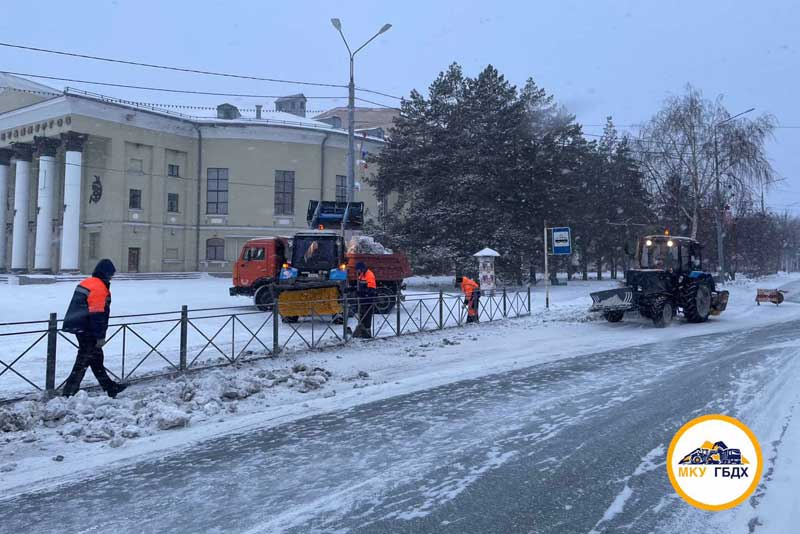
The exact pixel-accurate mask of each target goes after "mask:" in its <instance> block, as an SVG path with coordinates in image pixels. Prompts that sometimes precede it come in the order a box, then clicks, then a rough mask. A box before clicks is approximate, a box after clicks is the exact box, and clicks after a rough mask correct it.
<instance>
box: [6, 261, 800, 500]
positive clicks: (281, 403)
mask: <svg viewBox="0 0 800 534" xmlns="http://www.w3.org/2000/svg"><path fill="white" fill-rule="evenodd" d="M794 279H796V277H787V276H784V277H772V278H770V279H767V280H762V281H759V282H758V283H755V282H751V281H741V282H737V283H735V284H731V286H730V287H729V289H730V290H731V302H730V305H729V308H728V311H727V312H726V313H725V314H723V315H722V316H720V317H716V318H713V319H712V320H711V321H709V322H708V323H705V324H702V325H686V324H675V325H673V326H672V327H670V328H667V329H663V330H659V329H655V328H653V327H652V326H651V325H650V324H649V321H644V320H641V319H635V318H633V319H630V320H629V319H626V321H624V322H622V323H619V324H608V323H606V322H604V321H602V320H599V319H598V318H597V317H593V316H590V315H589V314H588V313H587V311H586V310H587V308H588V306H589V303H590V299H589V297H588V293H589V292H590V291H594V290H598V289H602V288H606V287H611V286H613V285H614V284H615V282H611V281H603V282H596V281H595V282H572V283H570V284H569V285H567V286H558V287H554V288H552V304H551V309H550V310H545V309H544V305H543V298H542V288H541V287H537V288H535V289H534V296H533V314H532V316H531V317H527V318H522V319H515V320H508V321H502V322H497V323H494V324H485V323H484V324H481V325H477V326H470V327H465V328H454V329H446V330H443V331H440V332H431V333H425V334H421V335H411V336H403V337H400V338H395V337H392V338H387V339H380V340H374V341H369V342H362V341H356V342H354V343H352V344H351V345H348V346H347V347H336V348H329V349H327V350H323V351H305V352H303V351H295V352H291V353H287V354H284V355H282V356H280V357H278V358H275V359H264V360H257V361H251V362H245V363H242V364H241V365H237V366H235V367H221V368H217V369H213V370H207V371H200V372H197V373H192V374H189V375H186V376H180V377H178V378H175V379H158V380H153V381H148V382H144V383H141V384H135V385H133V386H131V387H130V388H129V389H128V390H127V391H126V392H124V393H123V394H122V395H121V396H120V397H119V398H118V399H117V400H111V399H108V398H107V397H104V396H102V395H99V394H97V393H90V394H85V393H82V394H80V395H79V396H77V397H75V398H72V399H69V400H63V399H53V400H51V401H50V402H48V403H46V404H43V403H40V402H36V401H28V402H22V403H17V404H15V405H12V406H6V407H3V408H0V431H2V432H3V434H1V435H0V440H2V442H3V443H2V448H3V453H4V454H3V457H2V460H0V492H3V493H6V492H10V491H15V490H14V489H13V488H17V491H18V490H20V489H21V488H22V487H23V486H26V487H30V485H31V484H38V483H45V481H49V480H50V479H53V478H57V477H60V476H66V475H75V474H77V473H84V474H87V475H88V474H91V473H92V472H94V470H96V469H97V468H98V467H101V466H103V465H106V464H109V463H111V462H118V461H126V460H133V459H137V458H140V457H142V455H146V454H160V453H163V452H164V451H165V450H167V449H172V448H176V447H183V446H187V445H189V444H191V443H193V442H197V441H202V440H204V439H207V438H209V437H213V436H218V435H221V434H224V433H229V432H236V431H244V430H247V429H249V428H254V427H265V426H271V425H276V424H280V423H282V422H286V421H289V420H293V419H297V418H300V417H304V416H308V415H312V414H317V413H321V412H326V411H331V410H338V409H341V408H345V407H349V406H354V405H357V404H361V403H365V402H369V401H372V400H377V399H382V398H387V397H391V396H395V395H399V394H403V393H409V392H413V391H418V390H423V389H427V388H430V387H433V386H437V385H441V384H446V383H450V382H454V381H457V380H461V379H466V378H474V377H479V376H484V375H487V374H490V373H495V372H501V371H506V370H511V369H517V368H522V367H528V366H531V365H534V364H537V363H542V362H546V361H552V360H556V359H561V358H567V357H571V356H576V355H580V354H588V353H593V352H597V351H601V350H604V349H611V348H621V347H628V346H633V345H639V344H644V343H652V342H661V341H664V342H669V341H671V340H674V339H676V338H682V337H688V336H699V335H704V334H709V333H717V332H728V331H735V330H742V329H746V328H750V327H756V326H760V325H767V324H770V323H776V322H782V321H788V320H792V319H797V318H800V305H797V304H793V303H786V304H784V305H782V306H780V307H775V306H761V307H756V306H755V303H754V301H753V300H754V294H755V287H756V286H767V287H770V286H772V287H774V286H777V285H780V284H782V283H786V282H789V281H791V280H794ZM227 287H228V281H227V280H220V279H214V278H208V279H203V280H188V281H164V282H160V281H159V282H141V281H137V282H119V283H117V284H115V285H114V286H113V290H114V304H113V305H114V312H115V313H133V312H137V311H142V308H143V307H151V306H157V307H158V308H166V309H169V308H174V307H177V306H179V305H180V304H182V303H187V304H189V305H190V306H193V307H214V306H220V305H221V306H225V305H230V304H231V301H234V302H241V303H242V304H245V305H246V304H247V300H245V299H232V298H231V297H228V296H227V293H226V291H227ZM71 291H72V286H71V285H69V284H58V285H51V286H25V287H24V288H22V287H20V286H8V287H0V295H1V296H2V297H4V298H5V297H6V296H8V297H9V298H11V299H15V300H14V301H16V302H26V303H27V302H29V303H30V306H28V305H27V304H26V305H25V313H24V314H20V313H15V312H13V311H11V310H8V309H4V310H2V311H1V313H2V314H3V315H2V316H1V317H0V320H3V321H4V320H9V319H11V318H13V319H33V318H38V317H41V314H40V313H45V312H46V311H51V310H53V311H58V309H57V308H56V304H57V303H64V302H66V301H67V300H68V298H69V295H70V294H71ZM6 292H7V293H6ZM17 299H19V300H17ZM23 299H24V300H23ZM154 303H155V304H154ZM36 308H38V310H39V311H38V312H37V311H36ZM54 308H55V309H54ZM37 316H38V317H37ZM92 382H93V379H92V378H91V375H89V376H88V377H87V379H86V383H92ZM795 434H796V432H795ZM789 438H791V436H789ZM787 439H788V438H787ZM47 483H49V482H47Z"/></svg>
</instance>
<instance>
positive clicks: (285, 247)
mask: <svg viewBox="0 0 800 534" xmlns="http://www.w3.org/2000/svg"><path fill="white" fill-rule="evenodd" d="M288 252H289V240H288V239H287V238H285V237H261V238H257V239H251V240H249V241H248V242H246V243H245V244H244V246H243V247H242V250H241V252H240V253H239V258H238V259H237V260H236V262H235V263H234V264H233V287H231V289H230V294H231V295H248V296H252V295H254V294H255V292H256V291H257V290H258V289H259V288H260V287H261V286H263V285H265V284H271V283H272V282H274V281H275V280H277V279H278V276H279V275H280V272H281V266H282V265H283V264H284V263H286V259H287V254H288Z"/></svg>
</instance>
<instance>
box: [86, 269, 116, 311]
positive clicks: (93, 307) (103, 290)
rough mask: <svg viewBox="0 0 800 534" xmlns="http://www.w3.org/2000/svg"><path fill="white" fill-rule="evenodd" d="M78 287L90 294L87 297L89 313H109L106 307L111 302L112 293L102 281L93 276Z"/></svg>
mask: <svg viewBox="0 0 800 534" xmlns="http://www.w3.org/2000/svg"><path fill="white" fill-rule="evenodd" d="M78 285H79V286H80V287H83V288H86V289H88V290H89V294H88V295H87V296H86V304H88V306H89V313H105V312H107V311H108V310H107V309H106V306H107V305H108V304H109V303H110V301H111V292H110V291H109V290H108V288H107V287H106V285H105V284H104V283H103V281H102V280H100V279H99V278H95V277H94V276H91V277H89V278H86V279H85V280H83V281H82V282H81V283H80V284H78Z"/></svg>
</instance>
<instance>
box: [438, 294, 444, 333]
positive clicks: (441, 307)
mask: <svg viewBox="0 0 800 534" xmlns="http://www.w3.org/2000/svg"><path fill="white" fill-rule="evenodd" d="M442 328H444V292H443V291H442V290H441V289H440V290H439V330H441V329H442Z"/></svg>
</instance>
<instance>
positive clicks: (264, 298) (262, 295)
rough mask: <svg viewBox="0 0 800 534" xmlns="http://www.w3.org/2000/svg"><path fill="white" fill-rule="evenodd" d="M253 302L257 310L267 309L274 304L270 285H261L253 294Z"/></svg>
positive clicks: (273, 294) (273, 295)
mask: <svg viewBox="0 0 800 534" xmlns="http://www.w3.org/2000/svg"><path fill="white" fill-rule="evenodd" d="M253 303H254V304H255V305H256V308H258V309H259V311H263V312H265V311H269V310H271V309H272V307H273V306H274V305H275V293H274V292H273V290H272V287H271V286H261V287H259V288H258V289H256V294H255V295H253Z"/></svg>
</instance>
